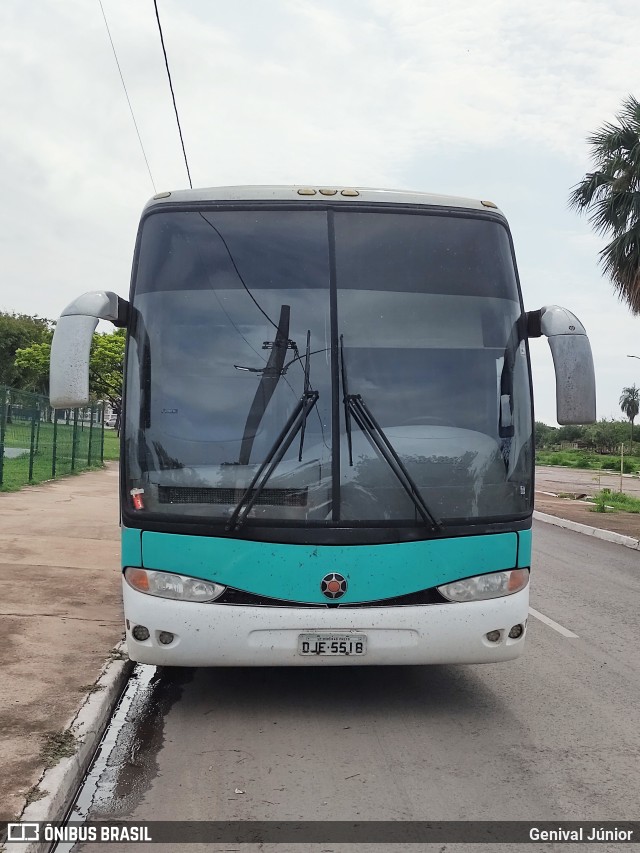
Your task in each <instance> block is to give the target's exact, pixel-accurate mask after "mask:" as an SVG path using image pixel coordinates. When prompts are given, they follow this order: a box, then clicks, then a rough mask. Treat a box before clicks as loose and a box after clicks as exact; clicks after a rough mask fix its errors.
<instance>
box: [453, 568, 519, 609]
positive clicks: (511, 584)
mask: <svg viewBox="0 0 640 853" xmlns="http://www.w3.org/2000/svg"><path fill="white" fill-rule="evenodd" d="M528 583H529V569H510V570H509V571H507V572H492V573H491V574H490V575H476V577H474V578H466V579H465V580H463V581H454V582H453V583H446V584H444V586H439V587H438V588H437V589H438V592H439V593H440V594H441V595H444V597H445V598H448V599H449V601H483V600H484V599H487V598H500V597H501V596H503V595H513V593H514V592H520V590H521V589H524V588H525V586H526V585H527V584H528Z"/></svg>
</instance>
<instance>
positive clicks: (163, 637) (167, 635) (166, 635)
mask: <svg viewBox="0 0 640 853" xmlns="http://www.w3.org/2000/svg"><path fill="white" fill-rule="evenodd" d="M158 642H159V643H162V645H163V646H169V645H171V643H173V634H172V633H171V632H170V631H160V633H159V634H158Z"/></svg>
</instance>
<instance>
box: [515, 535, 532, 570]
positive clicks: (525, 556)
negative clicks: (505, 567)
mask: <svg viewBox="0 0 640 853" xmlns="http://www.w3.org/2000/svg"><path fill="white" fill-rule="evenodd" d="M530 565H531V530H521V531H520V532H519V533H518V568H519V569H527V568H529V566H530Z"/></svg>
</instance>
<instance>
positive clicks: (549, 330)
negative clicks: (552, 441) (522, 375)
mask: <svg viewBox="0 0 640 853" xmlns="http://www.w3.org/2000/svg"><path fill="white" fill-rule="evenodd" d="M526 317H527V336H528V337H530V338H536V337H540V336H541V335H545V337H546V338H547V339H548V341H549V347H550V349H551V355H552V356H553V366H554V368H555V372H556V409H557V415H556V417H557V419H558V423H559V424H588V423H593V422H594V421H595V419H596V379H595V371H594V369H593V356H592V354H591V344H590V343H589V338H588V337H587V333H586V330H585V328H584V326H583V325H582V323H581V322H580V320H578V318H577V317H576V315H575V314H572V313H571V311H567V309H566V308H561V307H560V306H559V305H546V306H545V307H544V308H541V309H540V310H539V311H529V312H527V315H526Z"/></svg>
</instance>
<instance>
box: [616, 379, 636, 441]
mask: <svg viewBox="0 0 640 853" xmlns="http://www.w3.org/2000/svg"><path fill="white" fill-rule="evenodd" d="M620 408H621V409H622V411H623V412H624V413H625V415H626V416H627V417H628V418H629V423H630V424H631V441H632V442H633V422H634V420H635V419H636V417H637V416H638V412H639V411H640V388H636V386H635V383H634V384H633V385H631V387H628V388H623V389H622V395H621V396H620Z"/></svg>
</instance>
